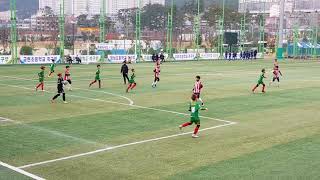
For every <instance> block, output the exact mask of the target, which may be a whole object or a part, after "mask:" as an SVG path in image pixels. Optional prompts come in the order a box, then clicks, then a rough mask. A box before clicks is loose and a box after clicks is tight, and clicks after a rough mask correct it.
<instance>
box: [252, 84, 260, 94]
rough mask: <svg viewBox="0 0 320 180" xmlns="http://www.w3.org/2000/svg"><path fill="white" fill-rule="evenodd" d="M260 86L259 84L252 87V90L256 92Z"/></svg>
mask: <svg viewBox="0 0 320 180" xmlns="http://www.w3.org/2000/svg"><path fill="white" fill-rule="evenodd" d="M258 87H259V84H257V85H255V86H254V87H253V89H252V92H254V91H255V90H256V89H257V88H258Z"/></svg>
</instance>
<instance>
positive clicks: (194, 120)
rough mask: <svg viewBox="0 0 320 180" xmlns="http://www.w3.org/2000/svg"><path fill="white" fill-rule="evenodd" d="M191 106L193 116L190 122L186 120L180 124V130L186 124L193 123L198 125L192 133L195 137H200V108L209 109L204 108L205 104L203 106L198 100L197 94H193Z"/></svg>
mask: <svg viewBox="0 0 320 180" xmlns="http://www.w3.org/2000/svg"><path fill="white" fill-rule="evenodd" d="M190 107H191V118H190V121H189V122H186V123H184V124H182V125H180V126H179V128H180V130H181V129H182V128H184V127H186V126H190V125H192V124H193V123H194V124H195V125H196V127H195V128H194V132H193V134H192V137H193V138H197V137H199V136H198V135H197V134H198V131H199V128H200V117H199V110H208V109H207V108H204V107H203V106H201V103H200V102H198V98H197V95H195V94H193V95H192V96H191V103H190Z"/></svg>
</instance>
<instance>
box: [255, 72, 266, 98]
mask: <svg viewBox="0 0 320 180" xmlns="http://www.w3.org/2000/svg"><path fill="white" fill-rule="evenodd" d="M261 72H262V73H261V75H260V76H259V80H258V84H257V85H256V86H255V87H254V88H253V89H252V92H253V93H254V92H255V90H256V89H257V88H258V87H259V86H260V84H262V93H265V92H266V91H265V88H266V85H265V84H264V82H263V79H265V78H266V76H265V73H266V70H265V69H262V70H261Z"/></svg>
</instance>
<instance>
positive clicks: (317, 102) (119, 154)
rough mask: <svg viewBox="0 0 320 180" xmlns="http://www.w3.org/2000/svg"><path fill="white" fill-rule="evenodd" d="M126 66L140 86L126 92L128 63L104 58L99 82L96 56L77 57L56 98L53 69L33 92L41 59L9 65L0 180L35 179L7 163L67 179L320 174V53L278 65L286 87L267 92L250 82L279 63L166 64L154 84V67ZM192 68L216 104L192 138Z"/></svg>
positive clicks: (1, 97)
mask: <svg viewBox="0 0 320 180" xmlns="http://www.w3.org/2000/svg"><path fill="white" fill-rule="evenodd" d="M130 66H131V68H132V67H133V66H134V68H135V70H136V76H137V78H136V82H137V87H136V89H134V90H133V91H131V92H130V93H125V89H126V86H124V85H123V80H122V75H120V65H113V64H103V65H102V67H101V72H102V73H101V78H102V88H101V89H99V88H98V87H97V85H93V86H92V87H91V88H88V85H89V83H90V81H92V80H93V79H94V76H95V70H96V67H95V65H73V66H72V67H71V76H72V80H73V91H66V97H67V101H68V102H69V103H68V104H63V103H62V100H61V97H60V98H58V100H57V102H56V103H54V104H52V103H50V99H51V98H52V97H53V96H54V95H55V93H56V80H57V78H56V74H55V75H54V76H53V77H51V78H47V77H46V79H45V89H46V91H45V92H41V91H38V92H36V91H35V86H36V84H37V82H38V81H37V73H38V72H39V71H40V68H39V66H33V65H29V66H27V65H20V66H18V65H14V66H1V67H0V85H1V86H0V117H1V118H0V162H3V163H2V164H0V179H10V180H11V179H30V177H27V176H25V175H23V174H21V173H18V172H15V171H14V170H13V168H10V167H6V166H5V165H4V163H6V164H9V165H11V166H14V167H16V168H19V169H21V170H24V171H26V172H29V173H31V174H33V175H35V176H37V177H42V178H44V179H59V180H60V179H84V180H88V179H90V180H91V179H139V180H142V179H146V180H150V179H190V180H191V179H192V180H193V179H223V180H225V179H226V180H241V179H243V180H248V179H254V180H257V179H259V180H260V179H265V180H271V179H277V180H278V179H281V180H282V179H288V180H292V179H308V180H312V179H314V180H318V179H320V153H319V149H320V111H319V107H320V96H319V94H320V70H319V62H316V61H285V62H280V69H281V71H282V73H283V75H284V76H283V77H282V79H281V84H280V87H276V85H272V86H267V88H266V91H267V92H266V93H265V94H262V93H260V92H261V87H259V88H258V91H257V93H256V94H252V93H251V88H252V87H253V86H254V85H255V84H256V82H257V80H258V76H259V75H260V73H261V69H262V68H266V69H267V77H268V79H266V80H265V82H266V84H269V81H270V79H271V78H272V72H271V70H272V68H273V62H272V60H261V61H258V60H257V61H253V62H242V61H237V62H226V61H214V62H209V61H200V62H179V63H178V62H177V63H172V62H171V63H164V64H162V65H161V77H160V79H161V81H160V82H159V84H158V87H157V88H152V87H151V83H152V81H153V68H154V64H151V63H150V64H148V63H141V64H134V65H130ZM48 70H49V67H48V66H47V69H46V76H47V73H48ZM63 71H64V65H58V66H57V68H56V72H63ZM196 75H200V76H201V80H202V82H203V84H204V89H203V92H202V98H203V100H204V101H205V105H206V107H207V108H208V109H209V110H208V111H201V112H200V115H201V128H200V129H201V130H202V131H201V132H200V134H199V136H200V137H199V138H197V139H193V138H191V134H192V131H193V128H194V126H190V127H188V128H185V129H183V131H180V130H179V128H178V126H179V125H180V124H182V123H184V122H186V121H189V119H190V117H189V111H188V108H189V105H188V104H189V102H190V96H191V90H192V88H193V84H194V79H195V76H196ZM22 173H23V172H22ZM35 178H36V177H35Z"/></svg>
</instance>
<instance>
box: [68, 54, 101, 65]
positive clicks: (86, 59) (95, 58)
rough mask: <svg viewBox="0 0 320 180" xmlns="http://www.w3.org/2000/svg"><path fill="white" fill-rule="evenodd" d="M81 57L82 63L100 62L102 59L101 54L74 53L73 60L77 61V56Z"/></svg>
mask: <svg viewBox="0 0 320 180" xmlns="http://www.w3.org/2000/svg"><path fill="white" fill-rule="evenodd" d="M77 56H78V57H79V58H80V59H81V63H82V64H90V63H98V62H99V61H100V55H72V56H71V58H72V59H73V62H74V63H76V60H75V58H76V57H77Z"/></svg>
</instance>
